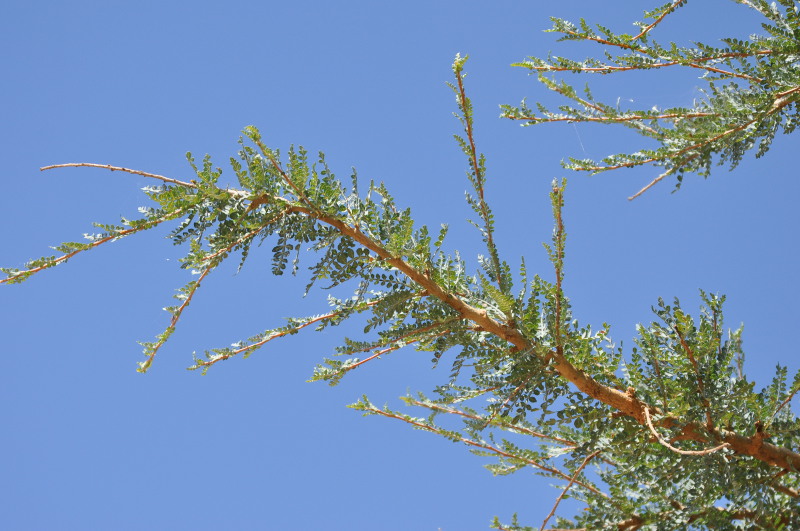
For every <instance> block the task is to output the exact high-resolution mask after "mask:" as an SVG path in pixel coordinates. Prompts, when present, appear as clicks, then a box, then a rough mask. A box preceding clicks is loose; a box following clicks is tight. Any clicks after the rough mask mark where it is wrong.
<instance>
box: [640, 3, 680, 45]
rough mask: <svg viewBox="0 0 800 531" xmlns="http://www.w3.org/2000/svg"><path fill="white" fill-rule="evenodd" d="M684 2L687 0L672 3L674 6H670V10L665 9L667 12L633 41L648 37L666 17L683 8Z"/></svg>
mask: <svg viewBox="0 0 800 531" xmlns="http://www.w3.org/2000/svg"><path fill="white" fill-rule="evenodd" d="M684 2H686V0H675V2H673V3H672V5H671V6H669V8H667V9H665V10H664V12H663V13H661V16H660V17H658V18H657V19H656V20H655V22H653V23H652V24H650V25H649V26H647V27H646V28H644V29H643V30H642V31H641V32H640V33H639V35H637V36H636V37H634V38H633V39H632V40H634V41H635V40H638V39H640V38H642V37H644V36H645V35H647V33H648V32H649V31H650V30H652V29H653V28H655V27H656V26H658V25H659V24H660V23H661V21H662V20H664V17H666V16H667V15H669V14H670V13H672V12H673V11H675V10H676V9H677V8H679V7H680V6H681V4H683V3H684Z"/></svg>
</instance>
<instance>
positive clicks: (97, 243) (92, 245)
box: [0, 208, 184, 284]
mask: <svg viewBox="0 0 800 531" xmlns="http://www.w3.org/2000/svg"><path fill="white" fill-rule="evenodd" d="M183 210H184V209H183V208H179V209H177V210H174V211H172V212H170V213H169V214H167V215H165V216H162V217H161V218H159V219H157V220H154V221H150V222H147V223H145V224H143V225H142V226H140V227H133V228H130V229H125V230H122V231H119V232H117V233H114V234H110V235H108V236H106V237H105V238H101V239H99V240H96V241H93V242H92V243H89V244H86V247H84V248H83V249H76V250H75V251H72V252H71V253H67V254H65V255H63V256H59V257H58V258H54V259H53V260H50V261H48V262H47V263H46V264H44V265H41V266H39V267H34V268H33V269H27V270H25V271H18V272H16V273H13V274H11V275H9V276H8V277H7V278H4V279H0V284H3V283H5V282H10V281H12V280H14V279H15V278H19V277H20V276H22V275H33V274H36V273H38V272H39V271H42V270H44V269H48V268H51V267H54V266H57V265H58V264H60V263H62V262H66V261H67V260H69V259H70V258H72V257H73V256H75V255H76V254H78V253H82V252H84V251H89V250H91V249H94V248H95V247H98V246H100V245H103V244H104V243H108V242H111V241H114V240H117V239H119V238H124V237H125V236H129V235H131V234H134V233H136V232H139V231H142V230H147V229H151V228H153V227H155V226H156V225H159V224H161V223H163V222H165V221H169V220H172V219H174V218H176V217H177V216H179V215H181V213H182V212H183Z"/></svg>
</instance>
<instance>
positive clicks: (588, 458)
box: [539, 450, 602, 531]
mask: <svg viewBox="0 0 800 531" xmlns="http://www.w3.org/2000/svg"><path fill="white" fill-rule="evenodd" d="M601 451H602V450H597V451H595V452H592V453H591V454H589V455H587V456H586V458H585V459H584V460H583V463H581V466H579V467H578V469H577V470H576V471H575V473H574V474H572V477H571V478H570V480H569V483H567V486H566V487H564V490H563V491H561V494H559V496H558V499H556V503H555V505H553V508H552V509H550V514H548V515H547V518H545V519H544V522H542V527H540V528H539V531H544V526H546V525H547V521H548V520H550V518H551V517H552V516H553V515H554V514H555V513H556V509H557V508H558V504H559V503H561V500H562V499H564V496H565V495H566V494H567V491H568V490H569V489H570V487H572V484H573V483H575V480H576V479H577V478H578V475H579V474H580V473H581V470H583V469H584V468H585V467H586V465H588V464H589V461H591V460H592V459H594V458H595V457H596V456H597V455H598V454H599V453H600V452H601Z"/></svg>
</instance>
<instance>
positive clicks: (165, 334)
mask: <svg viewBox="0 0 800 531" xmlns="http://www.w3.org/2000/svg"><path fill="white" fill-rule="evenodd" d="M217 265H218V264H217V263H215V262H214V263H211V264H209V265H208V266H207V267H206V268H205V269H204V270H203V272H202V273H201V274H200V278H198V279H197V280H196V281H195V282H194V284H192V287H191V289H190V290H189V293H188V294H187V295H186V298H185V299H184V300H183V303H182V304H181V305H180V306H179V307H178V309H177V310H175V311H174V312H172V318H171V319H170V321H169V326H168V327H167V329H166V330H164V332H163V333H162V335H161V339H159V340H158V342H157V343H156V344H155V345H153V347H152V349H151V350H150V354H149V355H148V356H147V359H146V360H144V361H143V362H141V363H140V364H139V371H140V372H145V371H146V370H147V369H148V367H150V365H151V364H152V363H153V358H155V357H156V354H157V353H158V350H159V349H160V348H161V347H162V346H164V343H166V342H167V339H168V338H169V336H170V334H171V332H172V331H174V330H175V326H176V325H177V324H178V321H179V320H180V318H181V315H182V314H183V310H185V309H186V307H187V306H189V303H190V302H192V298H193V297H194V294H195V293H197V289H198V288H199V287H200V283H201V282H202V281H203V279H205V278H206V277H207V276H208V274H209V273H210V272H211V271H212V270H213V269H214V268H215V267H216V266H217Z"/></svg>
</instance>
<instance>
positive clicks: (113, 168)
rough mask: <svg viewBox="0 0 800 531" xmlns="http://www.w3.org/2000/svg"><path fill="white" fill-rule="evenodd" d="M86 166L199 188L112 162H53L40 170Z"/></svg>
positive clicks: (192, 184)
mask: <svg viewBox="0 0 800 531" xmlns="http://www.w3.org/2000/svg"><path fill="white" fill-rule="evenodd" d="M84 166H85V167H88V168H102V169H104V170H111V171H122V172H125V173H132V174H134V175H141V176H143V177H150V178H151V179H158V180H159V181H164V182H165V183H172V184H177V185H178V186H184V187H186V188H197V185H196V184H194V183H187V182H184V181H179V180H178V179H173V178H171V177H164V176H163V175H158V174H155V173H147V172H145V171H139V170H132V169H130V168H123V167H122V166H112V165H110V164H93V163H91V162H70V163H68V164H53V165H51V166H42V167H41V168H39V171H45V170H52V169H54V168H78V167H84Z"/></svg>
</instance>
